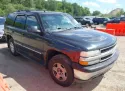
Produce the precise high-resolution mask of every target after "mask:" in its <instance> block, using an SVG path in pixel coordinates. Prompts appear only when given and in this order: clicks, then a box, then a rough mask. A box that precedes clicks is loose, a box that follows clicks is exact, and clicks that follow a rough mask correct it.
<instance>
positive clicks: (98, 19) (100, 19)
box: [93, 17, 110, 25]
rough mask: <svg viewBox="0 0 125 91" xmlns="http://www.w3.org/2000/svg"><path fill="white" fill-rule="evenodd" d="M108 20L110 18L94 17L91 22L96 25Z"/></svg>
mask: <svg viewBox="0 0 125 91" xmlns="http://www.w3.org/2000/svg"><path fill="white" fill-rule="evenodd" d="M109 20H110V19H109V18H102V17H96V18H94V19H93V23H94V24H97V25H98V24H103V23H104V22H107V21H109Z"/></svg>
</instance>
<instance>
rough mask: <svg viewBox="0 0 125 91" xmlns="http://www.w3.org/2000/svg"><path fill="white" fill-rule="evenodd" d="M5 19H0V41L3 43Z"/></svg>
mask: <svg viewBox="0 0 125 91" xmlns="http://www.w3.org/2000/svg"><path fill="white" fill-rule="evenodd" d="M5 20H6V19H5V18H4V17H0V41H1V40H2V41H4V40H5V37H4V22H5Z"/></svg>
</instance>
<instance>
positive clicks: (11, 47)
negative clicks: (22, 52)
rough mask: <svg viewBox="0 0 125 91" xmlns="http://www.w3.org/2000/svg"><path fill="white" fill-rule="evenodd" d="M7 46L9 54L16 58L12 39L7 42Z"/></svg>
mask: <svg viewBox="0 0 125 91" xmlns="http://www.w3.org/2000/svg"><path fill="white" fill-rule="evenodd" d="M8 46H9V49H10V52H11V53H12V54H13V55H14V56H17V55H18V53H17V50H16V47H15V44H14V41H13V39H12V38H11V39H10V40H9V42H8Z"/></svg>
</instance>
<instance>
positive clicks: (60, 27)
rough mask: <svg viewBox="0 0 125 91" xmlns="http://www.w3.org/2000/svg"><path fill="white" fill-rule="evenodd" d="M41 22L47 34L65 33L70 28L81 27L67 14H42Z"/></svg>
mask: <svg viewBox="0 0 125 91" xmlns="http://www.w3.org/2000/svg"><path fill="white" fill-rule="evenodd" d="M41 20H42V21H43V26H44V28H45V30H47V31H49V32H58V31H65V30H67V29H72V28H80V27H82V26H81V25H80V24H79V23H78V22H77V21H76V20H75V19H74V18H73V17H72V16H71V15H69V14H42V15H41Z"/></svg>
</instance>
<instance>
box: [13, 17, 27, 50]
mask: <svg viewBox="0 0 125 91" xmlns="http://www.w3.org/2000/svg"><path fill="white" fill-rule="evenodd" d="M25 22H26V16H25V15H17V16H16V19H15V22H14V27H13V31H12V35H13V39H14V43H15V44H16V46H17V47H16V48H17V50H18V51H19V52H22V50H23V46H22V42H23V41H22V37H23V32H24V31H25V29H24V28H25Z"/></svg>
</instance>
